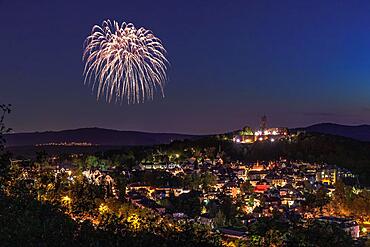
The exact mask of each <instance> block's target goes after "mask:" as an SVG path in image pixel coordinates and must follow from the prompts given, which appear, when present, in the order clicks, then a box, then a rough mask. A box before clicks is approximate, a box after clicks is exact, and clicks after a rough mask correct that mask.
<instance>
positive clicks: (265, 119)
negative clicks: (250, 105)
mask: <svg viewBox="0 0 370 247" xmlns="http://www.w3.org/2000/svg"><path fill="white" fill-rule="evenodd" d="M260 128H261V130H262V131H264V130H266V128H267V117H266V115H263V116H262V118H261V126H260Z"/></svg>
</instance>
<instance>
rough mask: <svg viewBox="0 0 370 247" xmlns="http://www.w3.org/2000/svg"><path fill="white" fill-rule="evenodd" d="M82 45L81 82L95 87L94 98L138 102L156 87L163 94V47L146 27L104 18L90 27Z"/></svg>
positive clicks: (152, 93)
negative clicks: (83, 77)
mask: <svg viewBox="0 0 370 247" xmlns="http://www.w3.org/2000/svg"><path fill="white" fill-rule="evenodd" d="M84 46H85V50H84V53H83V60H84V61H85V68H84V76H85V83H89V84H92V89H93V90H94V89H95V88H97V98H98V99H99V98H100V97H101V96H102V95H105V98H106V100H107V101H108V102H111V101H112V100H114V101H116V102H117V101H121V103H122V102H123V101H125V100H126V101H127V103H129V104H130V103H140V102H144V101H145V100H147V99H150V100H151V99H153V97H154V92H155V91H156V89H158V88H159V89H160V91H161V93H162V96H164V92H163V88H164V84H165V82H166V70H167V65H168V60H167V59H166V57H165V53H166V50H165V49H164V47H163V45H162V42H161V40H160V39H158V38H157V37H155V36H154V35H153V33H152V32H151V31H150V30H147V29H145V28H143V27H141V28H139V29H136V28H135V26H134V25H133V24H132V23H128V24H127V23H125V22H123V23H122V24H121V25H120V24H119V23H118V22H116V21H113V22H111V21H110V20H106V21H104V22H103V24H102V26H98V25H95V26H94V27H93V28H92V30H91V34H90V35H89V36H88V37H87V39H86V41H85V44H84Z"/></svg>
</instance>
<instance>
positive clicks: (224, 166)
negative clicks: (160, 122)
mask: <svg viewBox="0 0 370 247" xmlns="http://www.w3.org/2000/svg"><path fill="white" fill-rule="evenodd" d="M263 119H265V118H263ZM263 122H264V121H263ZM263 125H264V124H263ZM263 127H264V128H261V130H258V131H256V133H252V132H251V133H252V134H253V135H250V136H253V139H248V138H250V137H246V136H249V135H248V134H245V133H244V132H245V131H246V130H245V129H243V130H241V131H238V132H236V133H237V134H235V133H234V134H232V135H231V136H230V135H224V136H217V137H214V139H211V141H209V140H206V141H204V143H203V141H202V140H200V141H184V142H176V143H172V144H169V145H160V146H154V147H150V148H141V149H140V148H132V149H128V150H126V151H111V152H106V153H104V154H96V155H91V154H70V155H63V156H48V155H47V154H45V153H41V154H39V155H38V157H37V158H36V159H35V160H22V159H20V160H17V159H11V165H10V168H9V170H10V171H9V174H11V176H10V177H11V178H10V179H8V180H7V182H6V186H4V187H3V189H4V190H5V191H6V193H7V194H8V195H12V194H14V193H15V192H14V191H15V190H16V191H18V192H17V193H19V190H20V188H21V187H22V189H23V191H25V192H24V193H34V194H35V195H36V198H37V200H38V201H40V202H43V203H51V204H53V205H57V206H58V207H60V208H62V209H63V212H64V213H65V214H66V215H68V216H70V217H71V218H72V219H74V220H75V221H77V222H84V221H89V222H91V223H92V224H93V225H94V226H95V227H99V226H101V225H102V224H103V222H105V221H106V220H107V218H106V217H107V216H108V215H116V216H117V217H118V218H120V219H121V223H122V219H124V220H123V221H124V222H125V224H126V225H127V226H128V229H129V230H131V231H133V232H139V231H143V230H148V229H150V230H151V231H153V225H152V224H153V222H152V223H150V224H149V223H148V222H149V221H150V220H152V221H154V224H158V227H159V225H161V227H163V224H165V225H166V227H168V228H171V229H172V230H171V231H175V232H177V233H178V232H182V231H184V227H185V226H187V225H188V224H191V225H192V227H194V226H196V227H198V230H199V229H202V230H203V231H204V232H203V233H202V234H206V233H207V234H206V235H205V236H210V237H209V238H210V239H212V240H210V241H213V242H212V243H214V241H216V240H214V239H213V238H214V237H216V236H218V237H219V238H220V241H221V243H222V245H224V246H261V245H264V244H265V245H266V246H269V244H268V243H272V242H276V241H280V242H281V241H286V238H287V237H286V236H285V235H284V234H285V233H284V232H282V229H284V228H285V227H286V226H291V227H290V228H289V229H290V230H289V231H292V232H289V233H290V234H291V235H294V237H297V236H298V235H299V234H298V233H299V232H300V233H302V232H304V233H308V232H310V231H311V229H316V228H318V227H321V228H320V231H321V232H320V234H329V233H327V232H325V231H326V230H325V229H328V227H331V228H330V229H331V231H333V232H335V234H336V235H338V232H336V231H339V233H340V231H342V232H343V234H341V235H340V236H341V237H342V238H343V239H341V240H340V241H344V242H345V241H348V242H346V243H351V244H353V243H356V242H358V243H363V242H364V241H366V240H367V238H368V231H369V230H370V218H369V216H370V208H369V204H368V201H369V199H370V190H369V188H368V187H366V186H364V185H362V184H361V183H360V182H359V179H358V174H355V173H353V172H352V171H351V170H349V169H346V168H343V167H340V166H337V165H335V164H326V163H317V162H308V161H305V160H292V159H287V158H285V157H280V158H279V159H270V160H268V159H264V160H256V161H241V160H238V158H236V157H239V156H235V157H233V153H232V152H231V153H230V150H235V149H238V148H239V149H240V148H241V146H240V145H246V146H244V147H243V148H250V145H254V144H253V143H254V142H257V143H261V144H263V145H270V146H271V145H277V143H278V142H285V141H287V142H292V141H294V138H296V137H297V136H298V135H299V134H297V133H293V134H288V132H287V130H284V131H285V132H279V130H280V129H278V128H273V130H272V129H271V131H270V130H267V129H266V128H265V125H264V126H263ZM273 131H274V132H273ZM275 131H276V132H275ZM240 132H243V133H240ZM270 132H271V133H270ZM228 136H229V137H228ZM273 137H274V139H272V138H273ZM212 138H213V137H212ZM239 138H240V139H239ZM260 138H262V139H260ZM225 139H226V140H225ZM248 140H251V141H248ZM268 148H269V149H272V146H271V147H269V146H268ZM243 150H244V149H243ZM243 152H244V151H243ZM149 218H150V220H149ZM275 221H276V222H278V223H276V222H275ZM261 222H264V223H261ZM273 222H275V224H280V225H279V226H276V227H272V226H271V225H269V224H273ZM263 224H265V226H264V228H263V226H262V225H263ZM261 227H262V228H263V229H264V230H262V232H261V230H258V229H259V228H261ZM154 229H155V227H154ZM154 231H155V230H154ZM286 231H288V230H286ZM205 232H206V233H205ZM328 236H330V235H328ZM294 237H291V238H293V239H290V240H289V241H291V242H293V243H294V241H303V240H302V239H294ZM317 241H325V238H323V237H322V236H321V238H320V240H317ZM247 243H248V244H247ZM243 244H244V245H243ZM253 244H254V245H253ZM319 246H321V245H319Z"/></svg>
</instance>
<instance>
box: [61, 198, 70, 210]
mask: <svg viewBox="0 0 370 247" xmlns="http://www.w3.org/2000/svg"><path fill="white" fill-rule="evenodd" d="M61 202H62V204H63V205H64V206H67V207H69V206H71V204H72V199H71V198H70V197H69V196H63V197H62V199H61Z"/></svg>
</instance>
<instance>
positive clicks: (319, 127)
mask: <svg viewBox="0 0 370 247" xmlns="http://www.w3.org/2000/svg"><path fill="white" fill-rule="evenodd" d="M295 130H305V131H306V132H310V133H314V132H315V133H322V134H330V135H337V136H343V137H348V138H352V139H355V140H359V141H367V142H369V141H370V125H356V126H352V125H341V124H334V123H320V124H315V125H311V126H308V127H305V128H297V129H295Z"/></svg>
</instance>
